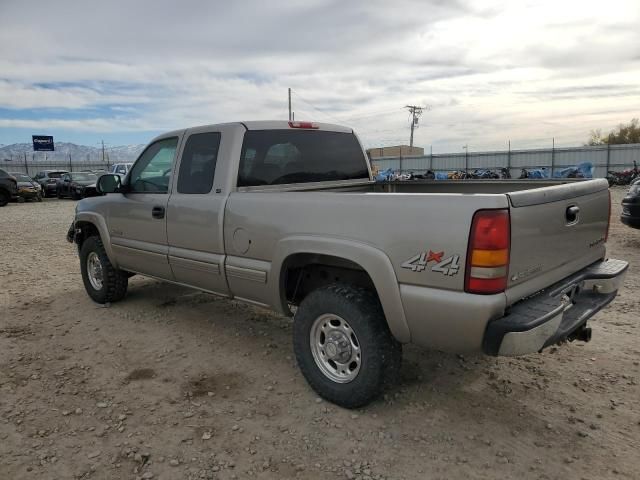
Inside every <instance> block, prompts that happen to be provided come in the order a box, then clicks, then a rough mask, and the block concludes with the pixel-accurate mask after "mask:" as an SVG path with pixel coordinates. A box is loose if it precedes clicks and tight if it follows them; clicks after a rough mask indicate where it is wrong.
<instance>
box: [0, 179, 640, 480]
mask: <svg viewBox="0 0 640 480" xmlns="http://www.w3.org/2000/svg"><path fill="white" fill-rule="evenodd" d="M623 193H624V190H623V189H614V190H613V195H614V211H613V223H612V228H611V235H610V240H609V253H610V255H611V256H614V257H618V258H623V259H626V260H628V261H630V262H631V263H632V266H631V269H630V272H629V274H628V276H627V280H626V285H625V286H624V287H623V288H622V290H621V292H620V295H619V296H618V298H617V299H616V301H615V302H614V303H613V304H612V305H611V306H609V308H607V309H606V310H605V311H603V312H601V313H600V314H598V315H597V316H596V317H595V318H594V321H593V322H591V325H592V327H593V330H594V333H593V340H592V341H591V342H590V343H588V344H581V343H577V342H576V343H572V344H569V345H565V346H561V347H558V348H555V347H554V348H551V349H548V350H546V351H545V352H543V353H542V354H538V355H531V356H528V357H523V358H517V359H509V358H488V357H462V356H454V355H446V354H442V353H437V352H428V351H424V350H420V349H418V348H415V347H411V346H409V347H406V348H405V362H404V367H403V371H402V377H401V379H400V382H399V385H398V386H397V387H396V388H395V389H394V390H392V391H390V392H389V393H388V394H387V395H386V396H385V397H384V398H383V399H380V400H379V401H377V402H375V403H373V404H372V405H370V406H369V407H367V408H365V409H362V410H358V411H348V410H344V409H341V408H338V407H336V406H334V405H332V404H329V403H327V402H324V401H321V400H320V399H319V398H317V397H316V395H314V393H313V392H312V391H311V390H310V389H309V388H308V386H307V384H306V383H305V381H304V379H303V378H302V376H301V374H300V373H299V371H298V369H297V368H296V366H295V361H294V358H293V353H292V347H291V321H290V320H288V319H286V318H282V317H279V316H276V315H273V314H270V313H268V312H265V311H262V310H258V309H255V308H253V307H249V306H245V305H242V304H239V303H236V302H232V301H227V300H224V299H219V298H216V297H213V296H209V295H206V294H202V293H198V292H195V291H191V290H187V289H184V288H180V287H176V286H172V285H168V284H162V283H160V282H157V281H155V280H149V279H144V278H140V277H134V278H132V279H131V282H130V287H129V295H128V297H127V298H126V299H125V300H124V301H123V302H120V303H118V304H114V305H111V306H110V307H107V308H104V307H101V306H99V305H96V304H94V303H92V302H91V301H90V300H89V298H88V296H87V295H86V294H85V292H84V289H83V286H82V281H81V278H80V273H79V265H78V259H77V255H76V251H75V248H74V247H73V246H72V245H70V244H68V243H67V242H66V241H65V239H64V236H65V233H66V230H67V228H68V226H69V223H70V221H71V218H72V215H73V208H74V202H73V201H70V200H62V201H59V200H49V199H47V200H45V202H43V203H26V204H10V205H9V206H7V207H5V208H1V209H0V225H1V228H0V252H1V255H0V307H1V309H0V478H1V479H22V478H28V479H31V478H34V479H70V478H95V479H117V478H125V479H136V478H156V479H157V478H160V479H191V478H193V479H200V478H214V479H229V478H238V479H244V478H258V479H270V478H278V479H282V478H303V479H323V480H327V479H425V478H429V479H452V478H454V479H457V478H465V479H486V478H496V479H497V478H504V479H512V478H527V479H528V478H536V479H537V478H540V479H556V478H558V479H574V478H575V479H604V478H631V479H637V478H640V455H639V454H638V452H640V405H639V402H640V387H639V386H638V383H639V381H640V366H639V360H640V343H639V341H638V340H639V336H640V330H639V329H638V306H639V297H638V291H639V287H640V285H639V282H640V276H639V275H638V273H637V272H638V267H637V266H638V265H640V231H636V230H632V229H630V228H627V227H625V226H623V225H622V224H620V223H619V221H618V215H619V210H620V208H619V202H620V199H621V198H622V196H623Z"/></svg>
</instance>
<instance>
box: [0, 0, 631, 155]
mask: <svg viewBox="0 0 640 480" xmlns="http://www.w3.org/2000/svg"><path fill="white" fill-rule="evenodd" d="M638 25H640V1H638V0H608V1H607V2H602V1H592V0H580V1H574V0H553V1H547V0H540V1H520V0H511V1H508V0H503V1H494V0H486V1H485V0H468V1H467V0H430V1H409V0H394V1H393V2H391V1H377V0H369V1H359V0H352V1H349V2H346V1H344V0H340V1H333V0H305V1H289V0H270V1H269V2H264V1H257V0H256V1H248V0H235V1H233V2H221V1H218V2H215V1H189V0H185V1H182V2H176V1H166V0H154V1H142V0H138V1H131V0H127V1H120V0H109V1H100V2H98V1H91V0H88V1H83V2H81V1H65V0H57V1H55V2H50V1H47V2H45V1H30V0H17V1H14V0H1V1H0V144H10V143H18V142H30V141H31V135H32V134H43V135H54V137H55V139H56V141H70V142H75V143H80V144H86V145H96V144H97V143H98V142H100V141H101V140H104V141H105V143H107V144H108V145H123V144H137V143H147V142H148V141H149V140H150V139H151V138H153V137H154V136H155V135H157V134H159V133H161V132H163V131H167V130H172V129H176V128H186V127H189V126H195V125H202V124H210V123H219V122H229V121H241V120H258V119H282V120H286V119H287V116H288V111H287V88H291V89H292V91H293V95H292V103H293V110H294V112H295V118H296V119H297V120H312V121H324V122H330V123H339V124H344V125H348V126H351V127H353V128H354V130H355V131H356V133H358V135H359V136H360V138H361V140H362V142H363V143H364V144H365V146H366V147H375V146H386V145H397V144H407V143H408V142H409V124H410V121H409V113H408V111H407V110H406V109H405V108H404V106H405V105H420V106H424V107H426V108H425V109H424V112H423V114H422V116H421V117H420V119H419V128H418V129H417V130H416V131H415V141H414V143H415V144H416V145H417V146H422V147H425V149H426V150H427V151H428V150H429V149H430V148H433V151H434V152H438V153H441V152H459V151H462V149H463V147H465V146H466V147H467V148H468V149H469V151H478V150H493V149H503V148H506V145H507V142H508V141H511V148H535V147H547V146H550V145H551V143H552V139H553V138H555V144H556V145H557V146H572V145H581V144H583V143H584V142H585V141H586V140H587V138H588V135H589V132H590V130H592V129H596V128H601V129H603V130H604V131H608V130H610V129H612V128H614V127H615V126H616V125H618V124H620V123H622V122H628V121H629V120H631V119H632V118H634V117H640V82H639V80H640V28H638Z"/></svg>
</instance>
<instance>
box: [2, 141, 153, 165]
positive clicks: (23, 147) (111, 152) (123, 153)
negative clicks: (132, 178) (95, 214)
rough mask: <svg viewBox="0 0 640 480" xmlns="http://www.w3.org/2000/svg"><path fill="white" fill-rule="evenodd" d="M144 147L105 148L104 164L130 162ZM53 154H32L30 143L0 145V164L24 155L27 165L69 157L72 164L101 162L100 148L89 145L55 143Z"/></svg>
mask: <svg viewBox="0 0 640 480" xmlns="http://www.w3.org/2000/svg"><path fill="white" fill-rule="evenodd" d="M144 147H145V146H144V145H142V144H141V145H119V146H115V147H105V149H104V156H105V162H108V163H117V162H132V161H134V160H135V159H136V158H137V157H138V155H140V153H141V152H142V150H143V148H144ZM55 148H56V150H55V152H34V151H33V145H32V144H30V143H14V144H12V145H0V162H3V161H5V160H10V161H20V160H23V159H24V155H25V153H26V154H27V159H28V161H29V163H31V162H32V161H35V162H38V161H44V160H45V158H46V159H47V161H65V162H68V161H69V155H71V160H72V161H73V162H102V147H93V146H89V145H77V144H75V143H68V142H56V143H55Z"/></svg>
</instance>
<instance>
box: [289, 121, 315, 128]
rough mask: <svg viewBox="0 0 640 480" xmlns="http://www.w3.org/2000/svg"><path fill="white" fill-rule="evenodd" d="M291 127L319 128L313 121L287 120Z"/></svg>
mask: <svg viewBox="0 0 640 480" xmlns="http://www.w3.org/2000/svg"><path fill="white" fill-rule="evenodd" d="M289 126H290V127H291V128H313V129H317V128H320V127H319V126H318V124H317V123H313V122H289Z"/></svg>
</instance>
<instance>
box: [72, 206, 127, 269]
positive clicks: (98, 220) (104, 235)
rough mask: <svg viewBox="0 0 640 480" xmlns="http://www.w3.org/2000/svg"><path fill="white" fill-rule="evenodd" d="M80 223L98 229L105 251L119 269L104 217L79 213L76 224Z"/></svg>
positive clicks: (91, 213) (89, 213)
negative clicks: (88, 224)
mask: <svg viewBox="0 0 640 480" xmlns="http://www.w3.org/2000/svg"><path fill="white" fill-rule="evenodd" d="M78 222H86V223H90V224H92V225H93V226H94V227H96V229H97V230H98V233H99V234H100V239H101V240H102V244H103V245H104V249H105V251H106V253H107V257H109V261H110V262H111V264H112V265H113V266H114V267H116V268H118V262H117V260H116V256H115V255H114V253H113V249H112V248H111V236H110V235H109V229H108V228H107V222H106V221H105V219H104V217H103V216H102V215H98V214H97V213H93V212H78V213H77V214H76V219H75V223H78Z"/></svg>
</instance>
